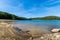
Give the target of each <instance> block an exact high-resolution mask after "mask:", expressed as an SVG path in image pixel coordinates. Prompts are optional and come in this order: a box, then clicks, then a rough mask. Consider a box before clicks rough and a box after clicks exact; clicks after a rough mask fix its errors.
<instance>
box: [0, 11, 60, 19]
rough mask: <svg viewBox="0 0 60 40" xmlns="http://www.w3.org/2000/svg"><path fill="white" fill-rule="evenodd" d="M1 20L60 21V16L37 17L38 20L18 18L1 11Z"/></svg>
mask: <svg viewBox="0 0 60 40" xmlns="http://www.w3.org/2000/svg"><path fill="white" fill-rule="evenodd" d="M0 19H9V20H60V17H58V16H45V17H36V18H26V17H20V16H16V15H13V14H10V13H7V12H2V11H0Z"/></svg>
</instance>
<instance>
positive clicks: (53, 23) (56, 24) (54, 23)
mask: <svg viewBox="0 0 60 40" xmlns="http://www.w3.org/2000/svg"><path fill="white" fill-rule="evenodd" d="M14 23H15V24H16V26H17V27H19V28H21V27H23V26H24V27H35V28H38V29H42V30H50V29H51V28H60V20H16V21H14Z"/></svg>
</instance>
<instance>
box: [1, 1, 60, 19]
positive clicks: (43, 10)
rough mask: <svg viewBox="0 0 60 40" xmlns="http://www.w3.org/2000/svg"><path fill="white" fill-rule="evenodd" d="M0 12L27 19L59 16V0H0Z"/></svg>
mask: <svg viewBox="0 0 60 40" xmlns="http://www.w3.org/2000/svg"><path fill="white" fill-rule="evenodd" d="M0 11H4V12H8V13H11V14H15V15H17V16H22V17H27V18H30V17H43V16H60V0H0Z"/></svg>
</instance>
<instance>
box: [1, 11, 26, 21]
mask: <svg viewBox="0 0 60 40" xmlns="http://www.w3.org/2000/svg"><path fill="white" fill-rule="evenodd" d="M0 19H10V20H26V19H27V18H24V17H18V16H16V15H13V14H10V13H7V12H2V11H0Z"/></svg>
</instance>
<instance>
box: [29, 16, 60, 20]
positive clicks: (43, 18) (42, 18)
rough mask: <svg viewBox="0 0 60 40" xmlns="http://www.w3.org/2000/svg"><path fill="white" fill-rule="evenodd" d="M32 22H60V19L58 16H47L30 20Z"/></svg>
mask: <svg viewBox="0 0 60 40" xmlns="http://www.w3.org/2000/svg"><path fill="white" fill-rule="evenodd" d="M30 20H60V17H58V16H45V17H37V18H30Z"/></svg>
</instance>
